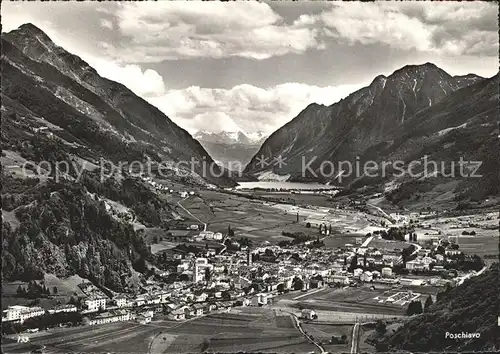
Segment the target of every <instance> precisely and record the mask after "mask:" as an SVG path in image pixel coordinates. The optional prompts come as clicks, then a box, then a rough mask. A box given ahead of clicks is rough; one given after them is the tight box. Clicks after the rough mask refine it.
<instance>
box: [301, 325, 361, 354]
mask: <svg viewBox="0 0 500 354" xmlns="http://www.w3.org/2000/svg"><path fill="white" fill-rule="evenodd" d="M302 328H303V329H304V331H305V332H307V334H309V335H311V336H312V337H313V338H314V340H317V341H319V342H320V343H321V345H322V346H323V348H324V349H325V350H326V351H328V352H333V353H347V352H350V348H351V347H350V343H351V337H352V329H353V326H350V325H332V324H322V323H314V322H312V323H304V324H303V325H302ZM343 335H344V336H346V339H347V343H345V344H330V340H331V339H332V336H335V337H336V338H341V337H342V336H343Z"/></svg>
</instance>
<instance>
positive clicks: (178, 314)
mask: <svg viewBox="0 0 500 354" xmlns="http://www.w3.org/2000/svg"><path fill="white" fill-rule="evenodd" d="M185 308H186V306H183V307H180V308H178V309H175V310H173V311H172V312H170V313H169V314H168V316H167V317H168V318H169V319H171V320H175V321H183V320H185V319H186V313H185V312H184V310H185Z"/></svg>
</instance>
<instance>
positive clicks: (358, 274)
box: [354, 268, 363, 277]
mask: <svg viewBox="0 0 500 354" xmlns="http://www.w3.org/2000/svg"><path fill="white" fill-rule="evenodd" d="M361 274H363V269H361V268H356V269H354V276H355V277H360V276H361Z"/></svg>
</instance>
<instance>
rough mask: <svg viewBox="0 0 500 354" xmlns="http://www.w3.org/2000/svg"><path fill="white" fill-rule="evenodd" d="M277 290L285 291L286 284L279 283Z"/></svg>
mask: <svg viewBox="0 0 500 354" xmlns="http://www.w3.org/2000/svg"><path fill="white" fill-rule="evenodd" d="M277 290H278V292H279V293H284V292H285V285H284V284H283V283H279V284H278V287H277Z"/></svg>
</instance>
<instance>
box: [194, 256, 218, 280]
mask: <svg viewBox="0 0 500 354" xmlns="http://www.w3.org/2000/svg"><path fill="white" fill-rule="evenodd" d="M213 268H214V266H213V264H209V263H208V260H207V259H206V258H196V259H195V260H194V272H193V282H195V283H199V282H201V281H204V280H205V275H206V272H211V271H212V270H213Z"/></svg>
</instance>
